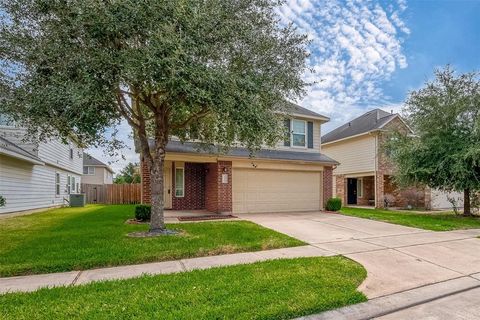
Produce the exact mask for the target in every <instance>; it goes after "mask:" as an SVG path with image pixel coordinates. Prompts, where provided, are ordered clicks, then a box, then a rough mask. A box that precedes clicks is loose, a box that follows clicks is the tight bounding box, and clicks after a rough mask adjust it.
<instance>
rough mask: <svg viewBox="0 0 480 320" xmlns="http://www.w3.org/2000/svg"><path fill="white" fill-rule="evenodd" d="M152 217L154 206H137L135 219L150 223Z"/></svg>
mask: <svg viewBox="0 0 480 320" xmlns="http://www.w3.org/2000/svg"><path fill="white" fill-rule="evenodd" d="M151 215H152V206H150V205H146V204H139V205H137V206H135V219H137V220H138V221H148V220H150V216H151Z"/></svg>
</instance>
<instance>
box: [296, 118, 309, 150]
mask: <svg viewBox="0 0 480 320" xmlns="http://www.w3.org/2000/svg"><path fill="white" fill-rule="evenodd" d="M306 133H307V129H306V121H304V120H296V119H293V120H292V142H293V144H292V145H293V146H294V147H305V146H306V142H307V139H306V138H307V134H306Z"/></svg>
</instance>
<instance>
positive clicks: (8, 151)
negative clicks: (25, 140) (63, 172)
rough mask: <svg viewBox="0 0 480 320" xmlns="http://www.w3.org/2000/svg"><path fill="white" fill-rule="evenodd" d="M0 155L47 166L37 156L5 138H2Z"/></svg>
mask: <svg viewBox="0 0 480 320" xmlns="http://www.w3.org/2000/svg"><path fill="white" fill-rule="evenodd" d="M0 153H1V154H5V155H7V156H11V157H14V158H17V159H22V160H25V161H28V162H31V163H33V164H45V163H44V162H43V161H42V159H40V158H39V157H38V156H37V155H35V154H33V153H31V152H28V151H27V150H25V149H23V148H22V147H20V146H18V145H16V144H15V143H13V142H11V141H9V140H7V139H5V138H3V137H0Z"/></svg>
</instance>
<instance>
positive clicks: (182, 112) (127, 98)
mask: <svg viewBox="0 0 480 320" xmlns="http://www.w3.org/2000/svg"><path fill="white" fill-rule="evenodd" d="M282 2H283V1H277V0H172V1H158V0H142V1H138V0H115V1H113V0H104V1H100V0H83V1H80V0H78V1H44V0H0V8H1V10H2V25H1V28H0V39H1V41H0V54H1V59H2V62H3V64H2V66H3V69H2V75H1V77H0V81H1V82H0V89H3V90H2V91H3V92H0V93H1V94H0V96H1V98H0V99H1V101H0V108H3V109H4V110H5V111H7V112H9V113H11V114H13V115H14V116H15V117H16V118H19V119H21V120H23V121H24V123H25V125H26V126H28V127H29V129H30V132H31V133H40V137H45V136H51V135H60V136H62V137H71V136H72V135H73V136H75V137H76V138H77V139H78V140H79V141H80V142H82V143H84V144H87V145H88V144H96V143H97V142H98V141H100V140H101V139H102V137H103V133H104V132H105V130H106V128H107V127H110V126H112V125H114V124H115V123H118V121H120V119H122V118H123V119H125V120H126V121H127V122H128V124H129V125H130V126H131V127H132V128H133V131H134V134H135V135H136V136H137V137H138V141H139V146H140V149H141V154H142V157H143V159H144V161H145V163H146V165H147V167H148V169H149V170H150V176H151V197H152V216H151V224H150V231H151V232H155V233H158V232H160V233H161V232H163V231H164V229H165V225H164V219H163V205H164V199H163V170H164V159H165V146H166V144H167V142H168V140H169V137H170V136H172V135H174V136H177V137H179V138H180V139H182V140H185V139H198V140H201V141H203V142H205V143H215V144H218V145H221V146H225V147H228V146H230V145H232V144H233V143H234V142H239V143H241V144H243V145H245V146H246V147H248V148H250V149H252V150H255V149H257V148H259V147H260V146H261V145H262V144H267V145H273V144H274V143H275V141H276V140H277V139H278V138H279V136H280V135H281V121H280V118H279V115H278V113H279V111H280V112H281V111H284V110H283V109H282V101H283V99H285V98H296V97H299V96H301V95H302V94H304V88H305V86H306V83H305V81H304V80H303V79H302V74H303V73H304V71H305V68H306V58H307V56H308V53H307V48H306V45H307V43H308V41H307V38H306V36H305V35H299V34H297V32H296V31H295V29H294V28H293V27H292V26H291V25H289V26H282V25H281V24H280V20H279V18H278V17H277V15H276V13H275V10H276V8H277V7H278V6H279V5H281V4H282ZM149 138H152V141H151V143H149Z"/></svg>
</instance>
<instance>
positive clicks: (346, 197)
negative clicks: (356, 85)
mask: <svg viewBox="0 0 480 320" xmlns="http://www.w3.org/2000/svg"><path fill="white" fill-rule="evenodd" d="M391 131H399V132H402V133H403V134H413V132H412V130H411V128H410V127H409V126H408V125H407V124H406V123H405V121H404V120H403V119H402V118H401V117H400V115H399V114H394V113H389V112H385V111H383V110H381V109H375V110H371V111H369V112H366V113H365V114H363V115H361V116H359V117H358V118H355V119H353V120H351V121H349V122H347V123H345V124H344V125H342V126H340V127H338V128H336V129H334V130H332V131H331V132H329V133H327V134H325V135H324V136H323V137H322V150H323V152H324V153H325V154H326V155H328V156H329V157H332V158H334V159H335V160H337V161H338V162H340V165H338V166H337V167H336V168H335V170H334V171H333V193H334V194H335V195H337V196H338V197H340V198H341V199H342V201H343V203H344V204H347V205H362V206H376V207H378V208H381V207H383V206H384V199H385V195H387V194H389V195H392V196H393V197H394V204H393V205H394V206H397V207H405V206H407V205H408V204H411V203H412V202H416V205H417V206H420V207H426V208H432V209H440V208H448V207H450V205H449V202H448V201H447V194H445V193H443V192H440V191H438V190H430V189H429V188H426V189H415V188H409V189H407V190H399V189H398V188H397V187H396V186H395V184H394V182H393V179H392V177H393V175H394V173H395V168H394V166H393V165H392V164H391V163H390V161H389V160H388V157H387V155H386V154H385V152H384V150H383V148H382V145H383V142H384V141H385V139H387V138H388V135H387V134H386V133H388V132H391ZM455 195H456V194H455Z"/></svg>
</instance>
